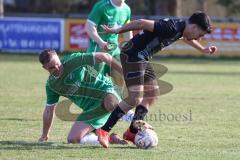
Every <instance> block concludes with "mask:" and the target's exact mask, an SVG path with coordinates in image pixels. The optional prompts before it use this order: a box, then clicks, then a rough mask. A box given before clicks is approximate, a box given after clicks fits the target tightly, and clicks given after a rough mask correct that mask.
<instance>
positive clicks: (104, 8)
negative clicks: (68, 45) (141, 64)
mask: <svg viewBox="0 0 240 160" xmlns="http://www.w3.org/2000/svg"><path fill="white" fill-rule="evenodd" d="M130 18H131V9H130V7H129V6H128V5H127V4H126V3H125V0H100V1H98V2H97V3H96V4H95V5H94V7H93V9H92V11H91V12H90V14H89V16H88V18H87V22H86V25H85V30H86V32H87V34H88V36H89V37H90V40H89V47H88V49H87V52H89V53H90V52H107V53H109V54H110V55H112V56H113V57H114V58H115V59H117V60H118V61H120V56H119V55H120V49H119V47H118V40H119V39H118V38H119V36H118V34H104V35H103V34H101V35H99V34H98V32H102V31H103V29H102V28H101V25H106V26H108V27H110V28H119V27H121V26H122V25H124V24H126V23H128V22H130ZM131 38H132V32H131V31H129V32H126V33H124V39H125V40H127V41H128V40H130V39H131ZM110 46H114V47H110ZM94 68H95V69H96V70H97V71H99V72H100V73H102V74H103V75H106V74H108V75H110V76H111V77H112V79H113V81H114V82H115V83H116V84H117V85H118V86H121V87H122V86H124V85H123V84H124V79H123V76H122V75H119V74H118V73H117V72H116V71H115V70H110V67H109V66H108V65H106V64H104V63H102V64H97V65H95V66H94ZM122 90H123V89H122V88H121V92H122Z"/></svg>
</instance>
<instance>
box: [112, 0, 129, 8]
mask: <svg viewBox="0 0 240 160" xmlns="http://www.w3.org/2000/svg"><path fill="white" fill-rule="evenodd" d="M110 2H111V4H112V6H113V7H122V6H123V3H122V5H121V6H117V5H116V4H114V3H113V0H110ZM124 3H125V2H124Z"/></svg>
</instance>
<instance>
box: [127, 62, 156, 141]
mask: <svg viewBox="0 0 240 160" xmlns="http://www.w3.org/2000/svg"><path fill="white" fill-rule="evenodd" d="M144 80H145V82H144V95H143V100H142V102H141V103H140V104H139V105H137V106H136V109H135V113H134V117H133V120H132V122H131V125H130V127H129V128H128V129H127V131H126V132H125V133H124V134H123V138H124V139H126V140H129V141H132V142H133V141H134V138H135V134H136V133H137V132H138V129H137V128H136V126H134V124H135V122H136V121H138V122H141V120H143V119H144V117H145V116H146V114H147V113H148V109H149V107H150V106H151V105H152V104H153V102H154V101H155V100H156V98H157V97H158V96H159V87H158V84H157V80H156V77H155V74H154V71H153V69H152V67H151V66H150V64H149V65H148V66H147V68H146V72H145V75H144ZM139 120H140V121H139ZM142 125H145V124H142ZM146 125H147V124H146Z"/></svg>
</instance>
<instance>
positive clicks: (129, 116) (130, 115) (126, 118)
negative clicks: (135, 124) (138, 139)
mask: <svg viewBox="0 0 240 160" xmlns="http://www.w3.org/2000/svg"><path fill="white" fill-rule="evenodd" d="M133 116H134V112H133V111H132V110H129V111H128V112H127V113H126V114H124V115H123V116H122V118H121V120H123V121H125V122H128V123H131V122H132V119H133Z"/></svg>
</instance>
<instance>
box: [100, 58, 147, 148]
mask: <svg viewBox="0 0 240 160" xmlns="http://www.w3.org/2000/svg"><path fill="white" fill-rule="evenodd" d="M121 63H122V66H123V73H124V79H125V82H126V85H127V88H128V97H127V98H125V99H124V100H123V101H121V102H120V103H119V104H118V105H117V107H116V108H115V109H114V110H113V112H112V113H111V115H110V117H109V118H108V120H107V122H106V123H105V125H104V126H103V127H102V128H101V129H98V130H97V135H98V136H99V142H100V143H101V144H102V146H103V147H106V148H107V147H108V144H109V142H108V141H109V138H108V137H109V132H110V131H111V129H112V128H113V126H114V125H115V124H116V123H117V121H118V120H119V119H120V118H121V117H122V116H123V115H124V114H125V113H126V112H128V111H129V110H130V109H132V108H133V107H135V106H136V105H137V104H139V103H140V102H141V99H142V97H141V96H142V94H143V93H142V92H143V89H144V87H143V82H144V77H143V76H142V72H144V66H146V65H145V63H135V64H134V67H135V68H134V69H135V71H134V72H132V73H133V74H128V70H129V69H131V68H130V67H132V64H131V63H128V62H127V59H126V58H124V59H122V58H121ZM143 75H144V74H143Z"/></svg>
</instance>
